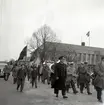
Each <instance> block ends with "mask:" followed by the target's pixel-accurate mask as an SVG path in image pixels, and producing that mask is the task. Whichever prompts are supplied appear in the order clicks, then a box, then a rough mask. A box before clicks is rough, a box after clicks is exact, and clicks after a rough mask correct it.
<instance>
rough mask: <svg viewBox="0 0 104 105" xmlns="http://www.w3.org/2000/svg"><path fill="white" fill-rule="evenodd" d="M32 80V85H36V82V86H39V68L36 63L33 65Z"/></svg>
mask: <svg viewBox="0 0 104 105" xmlns="http://www.w3.org/2000/svg"><path fill="white" fill-rule="evenodd" d="M31 69H32V71H31V80H32V87H33V86H34V83H35V88H37V76H38V70H37V67H36V66H35V65H33V66H32V67H31Z"/></svg>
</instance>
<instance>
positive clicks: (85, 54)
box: [34, 42, 104, 65]
mask: <svg viewBox="0 0 104 105" xmlns="http://www.w3.org/2000/svg"><path fill="white" fill-rule="evenodd" d="M45 48H46V52H45V59H46V60H57V59H58V57H59V56H60V55H65V56H66V57H67V58H68V60H74V61H75V62H76V63H81V62H85V61H87V62H88V64H93V65H96V64H97V63H98V62H100V58H101V56H104V49H103V48H97V47H88V46H85V45H83V44H82V45H73V44H65V43H54V42H47V43H46V46H45ZM41 49H42V46H41ZM34 54H36V53H35V52H34Z"/></svg>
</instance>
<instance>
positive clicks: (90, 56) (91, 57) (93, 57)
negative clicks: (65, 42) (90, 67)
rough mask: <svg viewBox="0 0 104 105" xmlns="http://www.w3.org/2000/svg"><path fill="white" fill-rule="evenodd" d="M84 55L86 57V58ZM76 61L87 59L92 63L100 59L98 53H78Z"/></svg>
mask: <svg viewBox="0 0 104 105" xmlns="http://www.w3.org/2000/svg"><path fill="white" fill-rule="evenodd" d="M86 57H87V59H86ZM77 61H78V62H81V61H82V62H85V61H88V62H89V63H91V64H94V63H97V62H99V61H100V55H94V54H85V53H83V54H82V53H79V54H77Z"/></svg>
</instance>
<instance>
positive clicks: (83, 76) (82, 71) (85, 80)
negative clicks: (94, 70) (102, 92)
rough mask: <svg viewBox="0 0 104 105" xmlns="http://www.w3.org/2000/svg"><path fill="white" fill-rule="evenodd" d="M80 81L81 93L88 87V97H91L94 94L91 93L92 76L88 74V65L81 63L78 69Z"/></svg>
mask: <svg viewBox="0 0 104 105" xmlns="http://www.w3.org/2000/svg"><path fill="white" fill-rule="evenodd" d="M77 74H78V75H79V76H78V78H79V79H78V80H79V85H80V92H81V93H83V89H84V88H85V87H86V89H87V93H88V95H91V94H92V93H91V92H90V84H89V83H90V75H89V73H88V68H87V64H86V62H85V63H81V66H80V67H78V70H77Z"/></svg>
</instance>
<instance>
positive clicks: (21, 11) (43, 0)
mask: <svg viewBox="0 0 104 105" xmlns="http://www.w3.org/2000/svg"><path fill="white" fill-rule="evenodd" d="M0 5H1V6H0V60H8V59H10V58H14V59H17V58H18V56H19V53H20V52H21V50H22V48H23V47H24V46H25V43H24V41H25V40H26V39H27V38H28V37H31V36H32V33H33V32H34V31H35V30H37V29H38V28H39V27H41V25H43V24H47V25H49V26H50V27H51V28H52V29H53V30H54V31H55V32H56V34H57V36H58V37H59V38H60V39H61V40H62V42H64V43H70V44H78V45H80V43H81V36H82V39H83V41H85V42H86V45H88V38H87V36H86V33H87V32H88V31H90V36H91V40H90V41H91V42H90V43H91V46H94V47H102V48H104V0H0Z"/></svg>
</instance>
